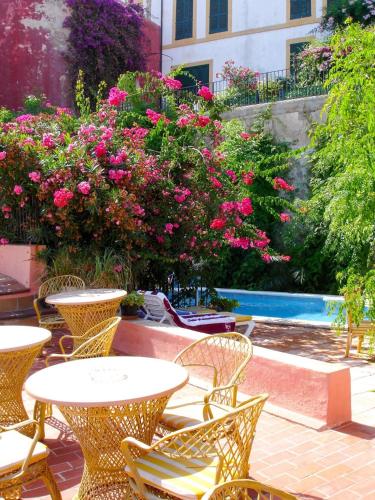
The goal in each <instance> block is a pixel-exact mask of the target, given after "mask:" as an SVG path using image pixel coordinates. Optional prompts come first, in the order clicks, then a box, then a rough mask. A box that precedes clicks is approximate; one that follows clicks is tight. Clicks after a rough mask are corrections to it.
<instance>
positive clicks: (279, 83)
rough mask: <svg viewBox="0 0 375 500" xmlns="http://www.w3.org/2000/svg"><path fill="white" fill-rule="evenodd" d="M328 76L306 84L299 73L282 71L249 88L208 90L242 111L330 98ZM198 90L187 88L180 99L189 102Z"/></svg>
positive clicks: (215, 85)
mask: <svg viewBox="0 0 375 500" xmlns="http://www.w3.org/2000/svg"><path fill="white" fill-rule="evenodd" d="M327 76H328V72H327V71H317V72H316V73H315V74H314V75H309V78H308V82H306V81H304V80H303V79H302V77H300V76H299V74H298V71H297V69H295V70H293V69H292V70H290V69H282V70H277V71H269V72H267V73H257V74H255V76H254V78H253V79H252V81H251V82H250V83H249V84H248V86H246V85H245V84H242V85H241V86H240V88H239V86H236V85H231V83H230V82H229V81H228V80H220V81H215V82H211V83H209V84H208V86H209V88H210V90H211V92H212V93H213V94H214V95H215V96H216V97H217V98H221V99H223V102H224V104H226V105H228V106H229V107H239V106H249V105H252V104H261V103H268V102H274V101H284V100H288V99H297V98H299V97H310V96H318V95H324V94H327V93H328V89H327V88H325V86H324V83H325V81H326V79H327ZM198 90H199V85H198V84H197V85H192V86H190V87H184V88H182V89H181V90H179V91H178V93H177V96H178V97H180V98H185V99H186V98H188V96H189V95H190V96H193V95H194V94H197V92H198Z"/></svg>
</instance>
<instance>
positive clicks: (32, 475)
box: [0, 420, 61, 500]
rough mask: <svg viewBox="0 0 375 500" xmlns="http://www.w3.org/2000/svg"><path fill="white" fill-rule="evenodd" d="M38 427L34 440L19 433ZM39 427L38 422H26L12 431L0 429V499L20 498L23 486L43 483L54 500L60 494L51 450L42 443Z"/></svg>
mask: <svg viewBox="0 0 375 500" xmlns="http://www.w3.org/2000/svg"><path fill="white" fill-rule="evenodd" d="M32 425H33V426H35V428H36V430H35V434H34V437H33V438H29V437H27V436H25V435H24V434H22V433H21V432H18V429H21V428H22V427H25V426H28V427H30V426H32ZM39 439H40V426H39V424H38V422H37V421H35V420H26V421H24V422H20V423H18V424H15V425H12V426H11V427H2V426H0V498H4V499H5V500H8V499H9V500H10V499H17V498H22V497H21V488H22V486H23V485H25V484H28V483H31V482H33V481H36V480H38V479H42V480H43V482H44V484H45V485H46V487H47V488H48V491H49V493H50V495H51V498H52V499H53V500H60V499H61V494H60V491H59V489H58V487H57V484H56V481H55V479H54V477H53V475H52V472H51V471H50V468H49V466H48V464H47V456H48V453H49V450H48V448H47V446H45V445H44V444H43V443H39Z"/></svg>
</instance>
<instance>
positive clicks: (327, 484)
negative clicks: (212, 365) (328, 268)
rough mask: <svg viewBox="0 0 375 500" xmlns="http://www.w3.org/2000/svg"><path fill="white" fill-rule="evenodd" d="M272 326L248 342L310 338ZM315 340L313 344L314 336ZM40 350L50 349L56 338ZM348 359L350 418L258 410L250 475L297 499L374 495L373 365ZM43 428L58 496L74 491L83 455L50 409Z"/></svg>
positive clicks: (35, 491)
mask: <svg viewBox="0 0 375 500" xmlns="http://www.w3.org/2000/svg"><path fill="white" fill-rule="evenodd" d="M262 331H263V334H262ZM272 332H273V333H272V335H273V336H274V341H271V340H270V339H272V335H271V331H270V329H269V328H267V327H266V328H264V327H258V331H256V332H255V335H254V339H253V341H254V343H255V344H256V345H263V347H265V345H264V342H265V341H267V343H268V345H267V347H271V345H272V344H273V345H272V347H271V348H276V344H279V343H280V341H281V338H282V339H283V341H285V340H286V339H287V338H289V336H290V335H291V336H292V335H294V338H293V345H294V348H295V346H296V342H297V344H298V345H299V348H301V349H302V350H303V349H305V348H308V345H309V344H310V343H311V341H313V343H314V342H315V341H314V335H315V334H314V333H313V332H310V342H306V332H302V333H301V332H300V334H299V335H297V333H296V332H294V333H293V332H291V330H290V328H287V329H284V328H282V327H280V326H278V327H272ZM316 335H317V339H319V336H320V335H325V336H326V338H327V342H328V344H330V345H331V346H332V348H331V351H329V349H328V351H327V352H328V355H329V352H331V354H330V355H331V356H333V357H334V356H336V355H337V348H338V347H339V346H337V345H336V342H337V338H336V337H333V338H332V339H331V340H329V333H328V332H327V331H325V332H324V333H323V334H321V333H318V334H316ZM331 336H332V334H331ZM301 337H303V338H301ZM262 339H263V340H262ZM298 339H299V340H298ZM339 341H341V342H343V341H344V340H343V339H341V340H340V339H339ZM262 342H263V343H262ZM270 344H271V345H270ZM282 344H283V345H280V346H279V348H280V350H284V349H281V348H282V347H283V346H284V342H282ZM305 344H307V346H306V345H305ZM315 345H316V347H317V348H319V342H318V341H317V342H316V344H315ZM304 346H305V347H304ZM289 347H290V346H289ZM310 349H311V346H310ZM46 351H47V352H56V340H54V342H53V345H52V346H51V347H48V348H47V349H46ZM288 352H290V350H288ZM300 354H302V353H300ZM310 354H311V353H310ZM318 355H319V356H320V354H318ZM326 355H327V353H326ZM340 356H341V355H339V357H340ZM336 361H338V359H336ZM340 361H342V359H340ZM348 363H350V364H352V366H353V367H352V368H351V370H352V378H353V420H354V422H352V423H349V424H346V425H343V426H341V427H339V428H337V429H334V430H326V431H323V432H318V431H315V430H312V429H309V428H306V427H303V426H301V425H299V424H296V423H293V422H289V421H287V420H284V419H282V418H279V417H275V416H273V415H270V414H269V413H267V412H263V414H262V415H261V418H260V420H259V424H258V430H257V435H256V437H255V441H254V447H253V451H252V455H251V475H252V477H254V478H256V479H258V480H261V481H264V482H268V483H270V484H273V485H275V486H279V487H281V488H284V489H286V490H289V491H291V492H293V493H294V494H296V495H297V497H298V498H301V499H309V500H315V499H316V500H318V499H328V498H329V499H340V500H346V499H350V500H353V499H361V500H370V499H372V500H373V499H374V498H375V392H371V390H374V389H375V368H374V366H372V365H371V364H368V363H367V362H366V361H364V360H358V359H357V360H356V359H355V358H354V359H351V360H350V361H348ZM43 366H44V362H43V359H41V358H40V359H38V360H37V362H36V364H35V367H34V369H40V368H41V367H43ZM25 402H26V406H27V408H28V409H30V410H31V408H32V405H33V402H32V401H31V400H30V399H28V398H27V397H25ZM46 431H47V432H46V444H47V445H48V446H49V448H50V449H51V454H50V457H49V462H50V464H51V467H52V470H53V472H54V474H55V477H56V480H57V482H58V484H59V487H60V489H61V491H62V495H63V498H64V500H70V499H72V497H73V496H74V494H75V493H76V492H77V491H78V486H79V481H80V478H81V474H82V464H83V460H82V454H81V451H80V447H79V444H78V443H77V441H76V439H75V438H74V436H73V435H72V433H71V432H70V430H69V427H68V426H67V425H66V424H65V423H64V420H63V418H62V417H61V415H59V412H58V411H57V410H56V409H55V410H54V417H53V418H52V419H51V420H50V422H49V424H48V425H47V426H46ZM24 498H39V499H45V498H49V497H48V496H45V490H44V489H43V487H42V486H41V484H39V483H34V484H33V485H30V488H29V489H27V490H26V491H25V492H24Z"/></svg>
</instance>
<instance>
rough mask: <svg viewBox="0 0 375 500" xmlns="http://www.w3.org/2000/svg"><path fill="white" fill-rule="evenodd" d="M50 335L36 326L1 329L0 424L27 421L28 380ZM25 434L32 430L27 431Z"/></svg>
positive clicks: (0, 327) (1, 327)
mask: <svg viewBox="0 0 375 500" xmlns="http://www.w3.org/2000/svg"><path fill="white" fill-rule="evenodd" d="M50 339H51V332H50V331H48V330H45V329H44V328H37V327H34V326H0V423H1V424H2V425H5V426H6V425H12V424H15V423H18V422H22V421H23V420H27V419H28V418H29V417H28V414H27V412H26V410H25V407H24V405H23V401H22V387H23V384H24V381H25V378H26V376H27V374H28V372H29V370H30V368H31V366H32V364H33V362H34V360H35V358H36V356H37V355H38V354H39V352H40V350H41V348H42V346H43V344H44V343H45V342H47V341H48V340H50ZM25 432H26V433H29V432H32V429H31V428H30V429H28V428H25Z"/></svg>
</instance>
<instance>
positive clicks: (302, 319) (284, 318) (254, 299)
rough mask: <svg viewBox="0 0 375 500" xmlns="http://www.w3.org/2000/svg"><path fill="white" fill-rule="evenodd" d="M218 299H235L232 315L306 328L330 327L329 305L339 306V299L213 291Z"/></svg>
mask: <svg viewBox="0 0 375 500" xmlns="http://www.w3.org/2000/svg"><path fill="white" fill-rule="evenodd" d="M216 290H217V292H218V294H219V296H221V297H227V298H228V299H236V300H238V302H239V303H240V306H239V307H237V308H236V309H234V311H233V312H236V313H239V314H251V315H252V316H253V317H254V319H255V320H259V321H274V322H287V323H296V324H309V325H315V326H325V327H329V326H330V325H331V323H332V322H333V321H334V319H335V315H332V316H329V315H328V307H327V306H328V302H331V301H333V302H342V300H343V297H340V296H338V295H315V294H305V293H284V292H248V291H247V290H231V289H229V288H216Z"/></svg>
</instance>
